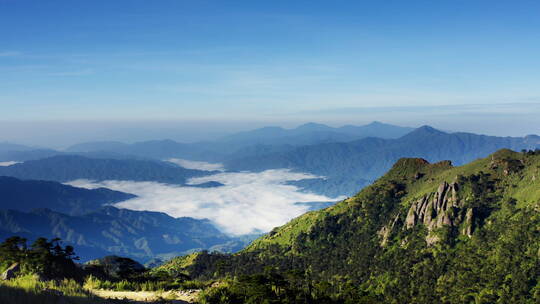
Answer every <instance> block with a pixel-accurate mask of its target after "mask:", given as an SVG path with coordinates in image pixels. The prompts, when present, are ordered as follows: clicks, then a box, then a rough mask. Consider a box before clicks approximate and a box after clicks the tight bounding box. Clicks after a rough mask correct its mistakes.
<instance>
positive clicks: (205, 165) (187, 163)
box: [167, 158, 225, 171]
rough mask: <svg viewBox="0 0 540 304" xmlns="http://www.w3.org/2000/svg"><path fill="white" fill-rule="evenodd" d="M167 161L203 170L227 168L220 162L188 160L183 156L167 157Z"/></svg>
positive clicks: (187, 167) (222, 169)
mask: <svg viewBox="0 0 540 304" xmlns="http://www.w3.org/2000/svg"><path fill="white" fill-rule="evenodd" d="M167 161H168V162H171V163H173V164H177V165H179V166H181V167H184V168H186V169H196V170H203V171H224V170H225V168H224V167H223V165H222V164H218V163H207V162H201V161H193V160H187V159H181V158H171V159H167Z"/></svg>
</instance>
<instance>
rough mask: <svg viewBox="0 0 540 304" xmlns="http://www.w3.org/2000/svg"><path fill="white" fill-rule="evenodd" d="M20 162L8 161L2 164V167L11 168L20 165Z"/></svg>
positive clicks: (0, 165)
mask: <svg viewBox="0 0 540 304" xmlns="http://www.w3.org/2000/svg"><path fill="white" fill-rule="evenodd" d="M18 163H20V162H16V161H6V162H0V167H9V166H12V165H15V164H18Z"/></svg>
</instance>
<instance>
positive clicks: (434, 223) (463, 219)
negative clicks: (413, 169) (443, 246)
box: [405, 182, 474, 244]
mask: <svg viewBox="0 0 540 304" xmlns="http://www.w3.org/2000/svg"><path fill="white" fill-rule="evenodd" d="M458 191H459V185H458V184H457V183H456V182H454V183H451V184H448V183H447V182H443V183H442V184H440V185H439V188H438V189H437V192H434V193H430V194H429V195H424V196H423V197H422V198H421V199H419V200H417V201H415V202H414V203H413V204H412V205H411V207H410V208H409V212H408V213H407V218H406V219H405V228H406V229H411V228H413V227H414V226H415V225H418V224H423V225H424V226H426V227H427V229H428V230H429V231H430V234H429V235H428V236H427V237H426V241H427V243H428V244H433V243H435V242H437V241H438V240H439V238H438V237H437V236H436V235H433V234H432V233H431V232H432V231H434V230H435V229H438V228H442V227H444V226H449V227H459V226H460V225H461V224H464V228H463V230H462V234H464V235H467V236H469V237H470V236H471V235H472V232H473V229H474V227H473V220H474V208H467V207H465V206H464V205H463V203H462V201H461V200H459V198H458Z"/></svg>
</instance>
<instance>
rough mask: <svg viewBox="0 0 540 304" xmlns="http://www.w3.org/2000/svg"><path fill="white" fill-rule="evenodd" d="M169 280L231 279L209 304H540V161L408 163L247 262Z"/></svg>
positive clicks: (307, 218) (180, 267)
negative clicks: (258, 303)
mask: <svg viewBox="0 0 540 304" xmlns="http://www.w3.org/2000/svg"><path fill="white" fill-rule="evenodd" d="M158 269H160V270H164V271H169V272H170V271H175V272H183V273H184V274H187V275H189V276H191V277H194V278H199V279H210V278H211V279H218V280H221V281H222V282H223V283H222V285H220V286H219V287H215V288H213V289H211V290H208V291H207V292H206V293H205V294H204V296H203V300H204V301H203V303H242V302H245V303H255V302H259V301H263V300H265V299H266V300H268V301H270V302H269V303H271V301H275V302H280V303H298V302H302V303H303V302H312V303H538V301H540V280H539V278H540V152H538V151H536V152H534V151H529V152H525V153H519V152H513V151H510V150H500V151H498V152H496V153H494V154H492V155H490V156H489V157H487V158H484V159H480V160H477V161H474V162H472V163H470V164H467V165H464V166H460V167H453V166H452V165H451V163H450V162H448V161H443V162H438V163H434V164H430V163H428V162H427V161H426V160H424V159H420V158H414V159H401V160H399V161H398V162H396V163H395V164H394V166H393V167H392V169H391V170H390V171H389V172H388V173H387V174H385V175H384V176H383V177H381V178H380V179H378V180H377V181H376V182H375V183H374V184H372V185H371V186H368V187H366V188H365V189H363V190H362V191H361V192H360V193H358V194H357V195H356V196H354V197H351V198H349V199H347V200H344V201H342V202H340V203H338V204H336V205H334V206H332V207H329V208H326V209H324V210H321V211H315V212H310V213H307V214H305V215H302V216H300V217H298V218H296V219H294V220H292V221H291V222H289V223H288V224H286V225H284V226H282V227H279V228H276V229H274V230H273V231H272V232H270V233H269V234H268V235H266V236H264V237H262V238H260V239H258V240H256V241H255V242H254V243H252V244H251V245H250V246H249V247H248V248H246V249H245V250H243V251H241V252H240V253H238V254H235V255H224V254H209V253H207V252H202V253H198V254H194V255H191V256H187V257H181V258H177V259H174V260H172V261H171V262H170V263H169V264H166V265H164V266H162V267H160V268H158Z"/></svg>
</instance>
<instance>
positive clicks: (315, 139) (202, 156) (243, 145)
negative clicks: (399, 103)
mask: <svg viewBox="0 0 540 304" xmlns="http://www.w3.org/2000/svg"><path fill="white" fill-rule="evenodd" d="M411 130H413V129H412V128H405V127H398V126H394V125H389V124H384V123H380V122H373V123H370V124H368V125H365V126H352V125H347V126H343V127H339V128H332V127H329V126H326V125H323V124H316V123H307V124H304V125H301V126H299V127H297V128H294V129H284V128H280V127H265V128H260V129H256V130H252V131H247V132H240V133H237V134H233V135H230V136H227V137H224V138H221V139H219V140H216V141H213V142H199V143H189V144H186V143H178V142H175V141H172V140H156V141H145V142H138V143H134V144H125V143H121V142H110V141H106V142H90V143H82V144H78V145H74V146H72V147H69V148H68V149H67V150H66V152H70V153H74V152H98V151H107V152H115V153H121V154H127V155H136V156H143V157H149V158H156V159H167V158H186V159H191V160H203V161H222V160H225V159H229V158H237V157H239V156H245V155H247V154H248V153H249V152H250V151H253V152H255V153H257V154H260V153H261V152H264V151H265V150H267V151H268V152H276V151H280V152H282V151H287V150H290V149H291V147H298V146H302V145H311V144H319V143H328V142H346V141H351V140H356V139H360V138H364V137H369V136H378V137H381V138H397V137H400V136H402V135H404V134H407V133H408V132H410V131H411ZM257 146H258V147H259V148H258V149H253V148H251V147H257ZM261 146H263V147H265V148H262V149H261ZM236 153H239V154H236Z"/></svg>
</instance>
